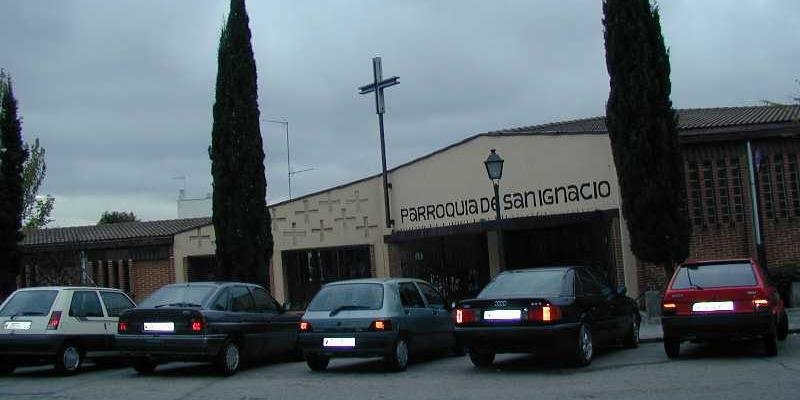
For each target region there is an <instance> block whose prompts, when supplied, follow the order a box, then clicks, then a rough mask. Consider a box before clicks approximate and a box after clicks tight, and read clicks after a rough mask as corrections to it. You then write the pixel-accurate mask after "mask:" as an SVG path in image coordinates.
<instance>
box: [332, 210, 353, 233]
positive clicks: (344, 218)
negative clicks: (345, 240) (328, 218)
mask: <svg viewBox="0 0 800 400" xmlns="http://www.w3.org/2000/svg"><path fill="white" fill-rule="evenodd" d="M333 220H334V221H335V222H341V223H342V230H343V231H347V222H348V221H349V222H353V221H355V220H356V217H348V216H347V208H345V207H342V216H341V217H336V218H334V219H333Z"/></svg>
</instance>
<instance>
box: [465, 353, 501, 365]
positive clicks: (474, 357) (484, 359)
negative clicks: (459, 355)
mask: <svg viewBox="0 0 800 400" xmlns="http://www.w3.org/2000/svg"><path fill="white" fill-rule="evenodd" d="M494 356H495V353H493V352H491V351H485V350H470V351H469V359H470V361H472V365H474V366H476V367H478V368H484V367H488V366H490V365H492V363H493V362H494Z"/></svg>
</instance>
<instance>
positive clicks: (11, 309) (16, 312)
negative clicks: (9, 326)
mask: <svg viewBox="0 0 800 400" xmlns="http://www.w3.org/2000/svg"><path fill="white" fill-rule="evenodd" d="M57 295H58V291H57V290H27V291H24V292H17V293H14V294H13V295H12V296H11V299H9V300H8V302H7V303H6V305H5V306H4V307H3V309H2V310H0V317H11V316H33V315H47V314H48V313H49V312H50V307H52V306H53V301H55V299H56V296H57Z"/></svg>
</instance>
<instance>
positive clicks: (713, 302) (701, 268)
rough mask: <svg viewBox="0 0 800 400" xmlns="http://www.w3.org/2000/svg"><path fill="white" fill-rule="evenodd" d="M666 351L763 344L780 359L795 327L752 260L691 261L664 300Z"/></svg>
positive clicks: (671, 355)
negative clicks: (689, 345) (691, 344)
mask: <svg viewBox="0 0 800 400" xmlns="http://www.w3.org/2000/svg"><path fill="white" fill-rule="evenodd" d="M661 313H662V319H661V326H662V327H663V329H664V351H665V352H666V353H667V356H668V357H669V358H675V357H677V356H678V355H679V353H680V346H681V342H682V341H684V340H692V341H709V340H731V339H760V340H762V341H763V342H764V351H765V353H766V355H767V356H769V357H772V356H775V355H777V354H778V340H784V339H786V336H787V335H788V333H789V324H788V320H787V317H786V310H784V307H783V301H782V300H781V298H780V296H779V295H778V291H777V289H775V287H774V286H772V284H770V283H769V281H768V279H767V276H766V273H765V272H764V270H762V269H761V267H759V266H758V264H757V263H756V262H755V261H753V260H750V259H732V260H717V261H700V262H690V263H686V264H683V265H681V266H680V267H679V268H678V269H677V270H676V271H675V274H674V275H673V276H672V279H671V280H670V282H669V285H668V286H667V290H666V292H665V293H664V297H663V298H662V300H661Z"/></svg>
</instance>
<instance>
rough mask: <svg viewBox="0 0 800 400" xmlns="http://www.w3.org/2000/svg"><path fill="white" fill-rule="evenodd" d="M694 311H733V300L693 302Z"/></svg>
mask: <svg viewBox="0 0 800 400" xmlns="http://www.w3.org/2000/svg"><path fill="white" fill-rule="evenodd" d="M692 311H733V302H732V301H707V302H702V303H694V304H692Z"/></svg>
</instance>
